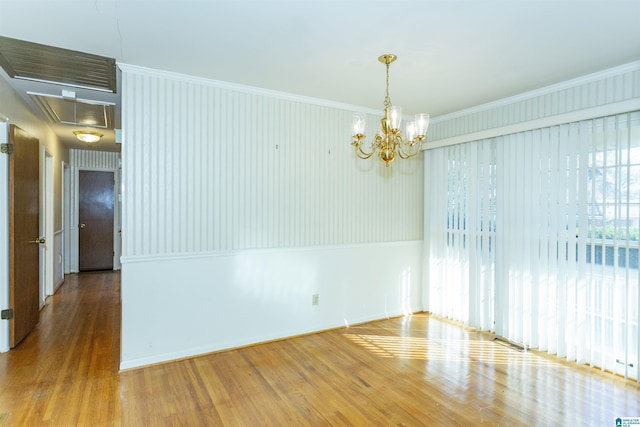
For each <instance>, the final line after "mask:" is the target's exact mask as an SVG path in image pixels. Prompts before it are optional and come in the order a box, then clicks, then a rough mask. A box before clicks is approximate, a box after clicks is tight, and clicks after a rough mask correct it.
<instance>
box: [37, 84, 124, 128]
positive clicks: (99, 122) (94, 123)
mask: <svg viewBox="0 0 640 427" xmlns="http://www.w3.org/2000/svg"><path fill="white" fill-rule="evenodd" d="M27 93H28V94H29V96H30V97H31V99H32V100H33V102H35V104H36V105H37V106H38V107H39V108H40V110H42V112H43V113H44V114H45V116H47V118H48V119H49V120H50V121H51V123H60V124H63V125H74V126H77V125H84V126H91V127H96V128H102V129H113V118H114V105H113V104H111V103H107V102H99V101H90V100H86V99H75V98H73V99H69V98H65V97H62V96H55V95H45V94H42V93H34V92H27Z"/></svg>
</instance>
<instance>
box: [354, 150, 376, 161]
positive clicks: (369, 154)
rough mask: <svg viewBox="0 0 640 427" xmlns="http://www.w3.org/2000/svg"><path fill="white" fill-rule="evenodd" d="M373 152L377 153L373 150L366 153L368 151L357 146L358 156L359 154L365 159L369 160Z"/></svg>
mask: <svg viewBox="0 0 640 427" xmlns="http://www.w3.org/2000/svg"><path fill="white" fill-rule="evenodd" d="M373 153H375V151H372V152H370V153H366V152H364V151H362V148H360V147H357V148H356V156H358V157H359V158H361V159H363V160H367V159H368V158H369V157H371V156H373Z"/></svg>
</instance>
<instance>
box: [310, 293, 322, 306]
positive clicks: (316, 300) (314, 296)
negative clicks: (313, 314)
mask: <svg viewBox="0 0 640 427" xmlns="http://www.w3.org/2000/svg"><path fill="white" fill-rule="evenodd" d="M319 299H320V296H319V295H318V294H313V297H312V299H311V304H312V305H318V301H319Z"/></svg>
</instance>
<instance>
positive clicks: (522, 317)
mask: <svg viewBox="0 0 640 427" xmlns="http://www.w3.org/2000/svg"><path fill="white" fill-rule="evenodd" d="M426 162H427V163H426V165H427V168H428V172H427V174H428V176H427V186H428V188H427V191H426V199H425V202H426V210H425V211H426V212H425V216H426V218H425V241H426V242H427V244H426V251H427V264H428V265H427V266H426V268H427V278H428V283H427V286H428V307H429V311H431V312H432V313H435V314H438V315H441V316H444V317H447V318H451V319H454V320H457V321H461V322H464V323H466V324H468V325H470V326H473V327H478V328H481V329H483V330H490V331H494V332H495V333H496V334H497V335H500V336H502V337H505V338H507V339H509V340H512V341H515V342H518V343H521V344H523V345H525V346H527V347H530V348H537V349H540V350H543V351H547V352H549V353H550V354H556V355H557V356H559V357H563V358H566V359H568V360H572V361H576V362H578V363H586V364H590V365H592V366H597V367H599V368H601V369H605V370H608V371H611V372H615V373H618V374H620V375H623V376H625V377H628V378H633V379H636V380H638V364H639V363H640V351H639V347H640V340H639V334H640V333H639V330H638V307H639V306H640V295H639V292H638V282H639V281H640V276H639V273H638V240H639V235H638V234H639V226H640V224H639V220H640V112H632V113H627V114H621V115H617V116H611V117H603V118H599V119H593V120H586V121H581V122H577V123H569V124H565V125H560V126H553V127H549V128H543V129H536V130H532V131H527V132H522V133H517V134H511V135H504V136H501V137H497V138H491V139H487V140H482V141H475V142H470V143H466V144H460V145H456V146H450V147H443V148H439V149H434V150H430V151H428V152H427V153H426Z"/></svg>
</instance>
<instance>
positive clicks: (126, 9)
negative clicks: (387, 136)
mask: <svg viewBox="0 0 640 427" xmlns="http://www.w3.org/2000/svg"><path fill="white" fill-rule="evenodd" d="M0 35H2V36H5V37H11V38H16V39H21V40H27V41H32V42H36V43H42V44H47V45H52V46H56V47H62V48H67V49H72V50H79V51H83V52H87V53H92V54H97V55H102V56H108V57H113V58H115V59H116V60H117V61H118V62H123V63H127V64H133V65H138V66H144V67H150V68H155V69H160V70H167V71H175V72H179V73H185V74H190V75H194V76H200V77H207V78H211V79H216V80H222V81H227V82H233V83H239V84H243V85H249V86H256V87H261V88H267V89H273V90H277V91H283V92H289V93H295V94H300V95H306V96H310V97H316V98H322V99H326V100H331V101H337V102H341V103H347V104H353V105H359V106H365V107H370V108H375V109H382V101H383V98H384V66H383V65H382V64H380V63H379V62H378V60H377V58H378V56H379V55H381V54H383V53H395V54H396V55H398V60H397V61H396V62H395V63H393V64H392V65H391V82H390V92H391V100H392V102H393V103H394V104H398V105H401V106H402V107H403V109H404V112H405V113H417V112H427V113H430V114H431V115H432V117H433V116H438V115H442V114H446V113H450V112H454V111H458V110H460V109H464V108H467V107H472V106H475V105H479V104H483V103H486V102H490V101H494V100H497V99H500V98H504V97H507V96H511V95H516V94H519V93H522V92H526V91H529V90H533V89H536V88H540V87H544V86H547V85H550V84H553V83H558V82H561V81H565V80H568V79H572V78H576V77H580V76H583V75H586V74H589V73H592V72H596V71H600V70H603V69H606V68H610V67H614V66H617V65H622V64H626V63H629V62H633V61H637V60H640V1H639V0H593V1H586V0H564V1H561V0H491V1H489V0H471V1H461V0H460V1H458V0H423V1H418V0H388V1H363V0H253V1H249V0H208V1H207V0H199V1H196V0H182V1H178V0H166V1H165V0H156V1H152V0H66V1H63V0H0Z"/></svg>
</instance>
